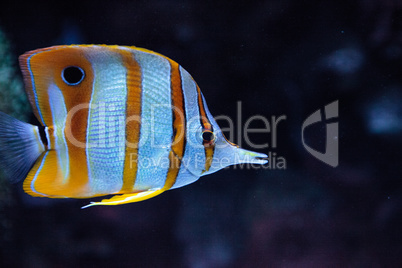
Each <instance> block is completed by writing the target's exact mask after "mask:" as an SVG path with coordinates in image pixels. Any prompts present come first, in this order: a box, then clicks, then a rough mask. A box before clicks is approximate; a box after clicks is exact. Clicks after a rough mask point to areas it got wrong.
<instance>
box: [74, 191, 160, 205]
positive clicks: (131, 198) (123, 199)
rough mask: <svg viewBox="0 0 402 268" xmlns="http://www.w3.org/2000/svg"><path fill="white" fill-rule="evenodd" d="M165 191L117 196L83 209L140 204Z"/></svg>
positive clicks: (92, 203)
mask: <svg viewBox="0 0 402 268" xmlns="http://www.w3.org/2000/svg"><path fill="white" fill-rule="evenodd" d="M164 191H165V190H164V189H157V190H148V191H144V192H139V193H132V194H123V195H115V196H113V197H112V198H109V199H103V200H102V201H100V202H91V203H90V204H89V205H86V206H83V207H82V208H87V207H92V206H98V205H102V206H114V205H122V204H127V203H132V202H139V201H143V200H146V199H149V198H152V197H154V196H157V195H159V194H161V193H163V192H164Z"/></svg>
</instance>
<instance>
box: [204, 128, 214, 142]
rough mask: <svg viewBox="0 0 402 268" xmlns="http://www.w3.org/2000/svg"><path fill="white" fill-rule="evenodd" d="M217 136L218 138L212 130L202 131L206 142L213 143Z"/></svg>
mask: <svg viewBox="0 0 402 268" xmlns="http://www.w3.org/2000/svg"><path fill="white" fill-rule="evenodd" d="M215 138H216V136H215V134H214V133H213V132H212V131H210V130H204V131H203V132H202V139H203V140H204V142H205V143H211V142H213V141H214V140H215Z"/></svg>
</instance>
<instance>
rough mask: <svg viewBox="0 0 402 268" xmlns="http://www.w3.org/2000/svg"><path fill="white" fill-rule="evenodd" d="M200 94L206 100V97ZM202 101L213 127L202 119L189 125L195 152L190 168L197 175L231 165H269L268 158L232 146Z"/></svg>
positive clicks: (191, 144) (188, 143)
mask: <svg viewBox="0 0 402 268" xmlns="http://www.w3.org/2000/svg"><path fill="white" fill-rule="evenodd" d="M200 94H201V96H202V93H200ZM202 101H203V108H204V110H205V117H206V120H205V121H208V122H209V123H210V127H209V128H205V125H203V124H202V121H203V120H202V118H201V119H200V118H195V119H192V120H190V121H189V122H188V123H189V124H190V125H189V126H188V127H189V129H190V131H189V137H188V138H187V147H190V148H191V151H192V159H191V163H187V167H188V168H189V169H190V171H191V172H192V173H193V174H195V175H197V176H203V175H207V174H211V173H214V172H216V171H218V170H221V169H223V168H225V167H228V166H231V165H237V164H256V165H263V164H266V163H267V162H268V160H267V158H268V156H267V155H266V154H263V153H257V152H253V151H249V150H245V149H242V148H240V147H239V146H238V145H236V144H234V143H232V142H230V141H229V140H228V139H227V138H226V137H225V135H224V133H223V132H222V130H221V128H220V127H219V125H218V124H217V122H216V120H215V119H214V117H213V116H212V115H211V113H210V111H209V109H208V107H207V104H206V102H205V99H204V97H203V96H202Z"/></svg>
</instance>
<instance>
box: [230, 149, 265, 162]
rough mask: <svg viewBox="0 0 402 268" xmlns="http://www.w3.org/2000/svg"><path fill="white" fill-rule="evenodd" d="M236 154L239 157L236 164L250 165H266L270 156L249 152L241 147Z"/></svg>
mask: <svg viewBox="0 0 402 268" xmlns="http://www.w3.org/2000/svg"><path fill="white" fill-rule="evenodd" d="M235 152H236V155H237V157H236V161H235V163H234V164H242V163H249V164H260V165H264V164H266V163H268V156H267V155H266V154H263V153H257V152H253V151H249V150H246V149H242V148H239V147H237V148H235Z"/></svg>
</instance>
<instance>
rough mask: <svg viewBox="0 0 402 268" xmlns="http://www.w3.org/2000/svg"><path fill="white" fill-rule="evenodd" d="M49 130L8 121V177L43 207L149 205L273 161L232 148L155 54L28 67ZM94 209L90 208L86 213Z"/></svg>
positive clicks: (0, 134)
mask: <svg viewBox="0 0 402 268" xmlns="http://www.w3.org/2000/svg"><path fill="white" fill-rule="evenodd" d="M19 62H20V66H21V70H22V74H23V79H24V84H25V90H26V93H27V95H28V98H29V102H30V104H31V106H32V109H33V112H34V114H35V116H36V118H37V119H38V121H39V122H40V126H34V125H31V124H27V123H24V122H21V121H19V120H17V119H15V118H12V117H11V116H8V115H6V114H5V113H1V112H0V168H1V169H2V173H3V174H4V175H5V176H6V177H9V178H10V179H11V180H12V181H20V180H23V179H24V182H23V188H24V190H25V192H27V193H28V194H30V195H32V196H36V197H49V198H92V197H96V196H104V195H111V194H112V195H114V196H113V197H111V198H109V199H104V200H102V201H100V202H92V203H91V204H89V205H88V206H93V205H118V204H125V203H131V202H137V201H141V200H145V199H148V198H151V197H154V196H156V195H159V194H161V193H162V192H164V191H166V190H169V189H174V188H178V187H181V186H184V185H187V184H189V183H192V182H194V181H196V180H197V179H198V178H199V177H201V176H204V175H207V174H211V173H213V172H215V171H218V170H220V169H222V168H224V167H226V166H229V165H235V164H239V163H253V164H264V163H266V162H267V160H266V158H267V156H266V155H265V154H262V153H256V152H252V151H248V150H244V149H241V148H239V147H238V146H236V145H235V144H233V143H231V142H229V141H228V140H227V139H226V138H225V137H224V135H223V133H222V131H221V130H220V128H219V126H218V125H217V123H216V121H215V120H214V118H213V117H212V115H211V113H210V112H209V110H208V107H207V104H206V102H205V99H204V96H203V95H202V93H201V91H200V89H199V87H198V85H197V84H196V82H195V81H194V79H193V78H192V77H191V75H190V74H189V73H188V72H187V71H186V70H184V69H183V68H182V67H181V66H180V65H179V64H178V63H176V62H175V61H173V60H171V59H169V58H167V57H165V56H163V55H161V54H158V53H155V52H153V51H150V50H147V49H142V48H137V47H124V46H107V45H69V46H53V47H49V48H43V49H37V50H34V51H30V52H27V53H25V54H23V55H21V56H20V58H19ZM86 207H87V206H86Z"/></svg>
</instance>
